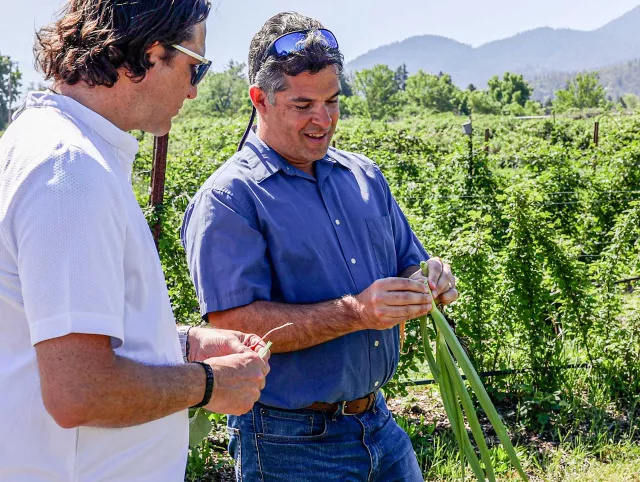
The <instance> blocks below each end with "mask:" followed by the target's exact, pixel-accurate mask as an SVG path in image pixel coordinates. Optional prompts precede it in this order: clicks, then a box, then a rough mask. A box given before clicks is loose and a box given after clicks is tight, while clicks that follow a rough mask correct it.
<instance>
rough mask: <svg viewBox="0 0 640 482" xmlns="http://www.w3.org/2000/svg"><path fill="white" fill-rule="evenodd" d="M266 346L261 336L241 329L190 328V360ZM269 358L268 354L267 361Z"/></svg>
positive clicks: (200, 359) (257, 350)
mask: <svg viewBox="0 0 640 482" xmlns="http://www.w3.org/2000/svg"><path fill="white" fill-rule="evenodd" d="M265 346H266V343H265V342H264V341H263V340H262V338H260V337H259V336H257V335H253V334H247V333H242V332H240V331H234V330H222V329H218V328H196V327H194V328H191V330H189V361H190V362H191V361H204V360H206V359H208V358H213V357H219V356H225V355H233V354H235V353H242V352H244V351H256V352H259V351H260V350H261V349H262V348H264V347H265ZM252 347H253V350H252ZM268 359H269V356H268V355H267V356H266V357H265V361H266V360H268Z"/></svg>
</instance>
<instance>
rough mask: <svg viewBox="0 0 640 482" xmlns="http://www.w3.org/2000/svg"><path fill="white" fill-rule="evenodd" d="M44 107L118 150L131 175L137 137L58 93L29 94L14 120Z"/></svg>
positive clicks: (126, 169) (126, 171)
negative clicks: (58, 113) (92, 132)
mask: <svg viewBox="0 0 640 482" xmlns="http://www.w3.org/2000/svg"><path fill="white" fill-rule="evenodd" d="M42 107H51V108H54V109H56V110H58V111H59V112H60V113H61V114H62V115H64V116H65V117H68V118H71V120H75V121H79V122H81V123H83V124H84V125H86V126H87V127H88V128H90V129H91V130H93V131H94V132H95V133H96V134H97V135H98V136H100V137H101V138H102V139H104V140H105V141H106V142H108V143H109V144H111V145H112V146H113V147H115V148H116V151H117V155H118V161H119V163H120V166H121V168H122V169H123V170H124V172H125V173H127V174H128V175H130V173H131V169H132V166H133V161H134V158H135V155H136V153H137V152H138V141H137V140H136V138H135V137H133V136H132V135H131V134H128V133H127V132H125V131H123V130H122V129H120V128H119V127H116V126H115V125H114V124H112V123H111V122H110V121H108V120H107V119H105V118H104V117H102V116H101V115H100V114H98V113H97V112H94V111H92V110H91V109H89V108H88V107H85V106H84V105H82V104H81V103H79V102H78V101H76V100H74V99H72V98H71V97H67V96H64V95H60V94H56V93H49V92H29V94H27V97H26V100H25V101H24V103H23V105H22V106H21V107H20V108H19V109H18V111H17V112H16V113H15V115H14V119H15V118H17V117H18V116H19V115H20V114H21V113H22V112H24V111H25V110H26V109H33V108H42Z"/></svg>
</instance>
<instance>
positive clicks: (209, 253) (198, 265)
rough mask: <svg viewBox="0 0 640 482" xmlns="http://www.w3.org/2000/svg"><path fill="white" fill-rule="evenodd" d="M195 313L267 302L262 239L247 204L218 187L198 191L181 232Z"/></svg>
mask: <svg viewBox="0 0 640 482" xmlns="http://www.w3.org/2000/svg"><path fill="white" fill-rule="evenodd" d="M181 238H182V244H183V246H184V248H185V251H186V253H187V263H188V265H189V272H190V274H191V279H192V281H193V283H194V286H195V290H196V294H197V296H198V302H199V304H200V314H201V315H202V316H203V317H204V316H206V314H207V313H211V312H215V311H223V310H228V309H231V308H235V307H238V306H243V305H247V304H250V303H252V302H253V301H256V300H269V299H270V294H271V269H270V266H269V262H268V258H267V254H266V241H265V239H264V237H263V235H262V233H261V231H260V229H259V226H257V224H256V221H255V217H254V216H252V214H251V209H250V207H249V206H247V205H245V204H243V203H241V202H239V201H238V200H237V199H236V198H234V197H233V196H232V195H231V193H229V192H228V191H226V190H225V189H221V188H215V187H213V188H208V189H205V190H202V191H200V192H199V193H198V194H197V195H196V197H195V198H194V199H193V200H192V202H191V203H190V204H189V206H188V208H187V211H186V213H185V216H184V221H183V224H182V230H181Z"/></svg>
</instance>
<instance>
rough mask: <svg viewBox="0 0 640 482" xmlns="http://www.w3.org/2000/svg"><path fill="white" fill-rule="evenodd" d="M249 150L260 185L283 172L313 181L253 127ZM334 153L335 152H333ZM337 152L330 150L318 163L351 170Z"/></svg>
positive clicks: (246, 145)
mask: <svg viewBox="0 0 640 482" xmlns="http://www.w3.org/2000/svg"><path fill="white" fill-rule="evenodd" d="M245 149H248V150H249V152H252V153H253V154H254V156H251V157H252V158H253V159H252V160H251V159H250V160H249V164H250V166H251V170H252V171H253V173H254V175H255V179H256V182H258V183H260V182H262V181H264V180H265V179H267V178H269V177H271V176H272V175H273V174H275V173H276V172H278V171H283V172H284V173H285V174H288V175H290V176H299V177H304V178H308V179H310V180H313V178H312V177H311V176H309V175H308V174H305V173H304V172H302V171H300V170H299V169H296V168H295V167H293V166H292V165H291V164H289V163H288V162H287V161H286V160H285V159H284V158H283V157H282V156H281V155H280V154H278V152H276V151H275V150H273V149H272V148H271V147H269V146H268V145H267V144H266V143H265V142H264V141H263V140H262V139H260V138H259V137H258V135H257V134H256V126H254V127H252V128H251V130H250V131H249V135H248V136H247V140H246V142H245V145H244V147H243V150H245ZM332 151H333V152H332ZM336 152H337V151H336V150H335V149H333V148H329V152H327V154H326V155H325V156H324V157H323V158H322V159H318V161H316V162H327V163H329V164H336V163H338V164H340V165H341V166H343V167H346V168H347V169H349V167H348V166H347V165H346V164H345V162H344V160H343V159H342V158H341V157H340V156H338V155H335V153H336Z"/></svg>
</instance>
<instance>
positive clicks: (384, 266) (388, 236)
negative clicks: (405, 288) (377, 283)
mask: <svg viewBox="0 0 640 482" xmlns="http://www.w3.org/2000/svg"><path fill="white" fill-rule="evenodd" d="M366 222H367V228H369V237H370V238H371V246H372V248H373V252H374V254H375V258H376V261H377V264H378V272H379V274H380V276H381V277H383V278H387V277H389V276H397V274H398V273H397V272H396V271H397V269H398V266H397V265H398V263H397V259H396V246H395V243H394V242H393V229H392V228H391V218H390V217H389V216H381V217H376V218H368V219H366Z"/></svg>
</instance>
